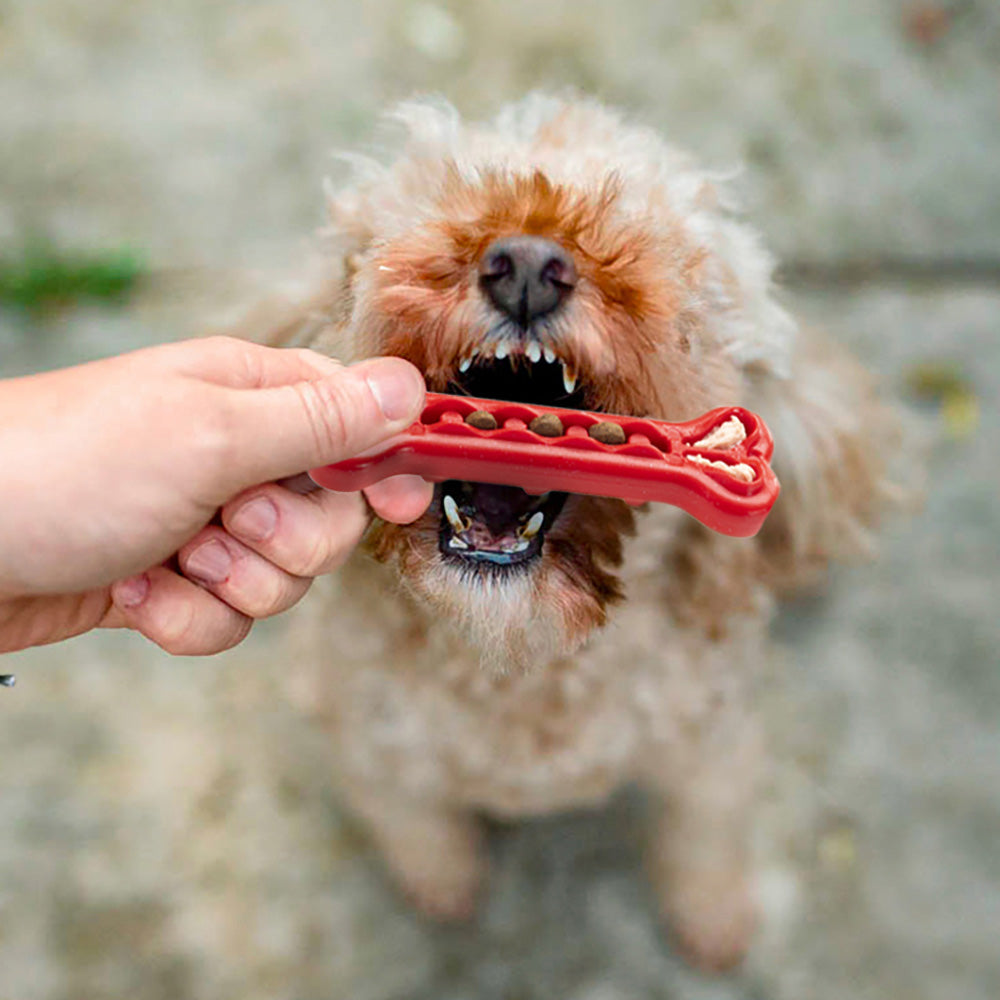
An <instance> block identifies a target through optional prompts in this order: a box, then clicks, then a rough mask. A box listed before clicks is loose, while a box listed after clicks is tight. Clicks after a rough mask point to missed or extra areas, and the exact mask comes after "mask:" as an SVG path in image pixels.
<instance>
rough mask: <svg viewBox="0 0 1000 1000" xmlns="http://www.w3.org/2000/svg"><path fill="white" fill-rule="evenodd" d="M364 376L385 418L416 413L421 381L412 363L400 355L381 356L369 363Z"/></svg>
mask: <svg viewBox="0 0 1000 1000" xmlns="http://www.w3.org/2000/svg"><path fill="white" fill-rule="evenodd" d="M365 380H366V381H367V382H368V386H369V388H370V389H371V391H372V395H373V396H374V397H375V401H376V402H377V403H378V405H379V409H380V410H381V411H382V413H383V414H384V415H385V417H386V419H387V420H402V419H403V418H404V417H408V416H411V415H412V416H414V417H416V415H417V408H418V407H419V406H420V400H421V398H422V397H423V391H424V382H423V379H422V378H421V376H420V373H419V372H418V371H417V370H416V368H414V367H413V365H411V364H409V363H408V362H406V361H403V360H402V359H401V358H382V359H380V360H379V361H377V362H374V363H371V364H370V367H369V369H368V371H366V372H365Z"/></svg>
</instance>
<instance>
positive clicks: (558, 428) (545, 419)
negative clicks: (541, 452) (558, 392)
mask: <svg viewBox="0 0 1000 1000" xmlns="http://www.w3.org/2000/svg"><path fill="white" fill-rule="evenodd" d="M528 430H529V431H534V433H535V434H540V435H541V436H542V437H546V438H557V437H562V436H563V422H562V421H561V420H560V419H559V418H558V417H557V416H556V415H555V414H554V413H543V414H541V416H538V417H535V419H534V420H532V421H531V423H530V424H528Z"/></svg>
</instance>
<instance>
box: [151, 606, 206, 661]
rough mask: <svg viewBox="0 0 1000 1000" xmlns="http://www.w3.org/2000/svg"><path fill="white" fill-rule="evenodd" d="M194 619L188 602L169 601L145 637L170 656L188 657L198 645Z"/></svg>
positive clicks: (193, 612)
mask: <svg viewBox="0 0 1000 1000" xmlns="http://www.w3.org/2000/svg"><path fill="white" fill-rule="evenodd" d="M196 619H197V616H196V614H195V609H194V607H193V605H192V603H191V602H190V601H171V602H170V603H169V604H168V605H165V606H164V607H163V608H162V609H161V610H160V613H159V614H158V615H157V616H156V620H155V621H153V622H151V623H150V626H149V628H148V630H145V631H146V635H147V636H148V637H149V638H150V639H152V640H153V642H155V643H156V644H157V646H159V647H160V648H161V649H163V650H164V651H165V652H167V653H170V654H171V655H172V656H186V655H190V654H192V653H193V652H194V651H195V650H196V648H197V645H198V639H199V637H198V634H197V627H196Z"/></svg>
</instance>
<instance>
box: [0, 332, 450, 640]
mask: <svg viewBox="0 0 1000 1000" xmlns="http://www.w3.org/2000/svg"><path fill="white" fill-rule="evenodd" d="M423 400H424V384H423V379H422V377H421V376H420V373H419V372H418V371H417V370H416V369H415V368H413V367H412V366H411V365H409V364H408V363H407V362H405V361H402V360H400V359H398V358H379V359H375V360H371V361H366V362H363V363H361V364H358V365H353V366H350V367H346V368H345V367H343V366H342V365H340V364H339V363H338V362H336V361H333V360H332V359H330V358H327V357H324V356H323V355H320V354H316V353H315V352H312V351H307V350H301V351H299V350H275V349H273V348H267V347H261V346H258V345H255V344H248V343H245V342H242V341H238V340H231V339H228V338H211V339H206V340H193V341H185V342H181V343H177V344H170V345H164V346H161V347H154V348H149V349H147V350H142V351H136V352H134V353H131V354H124V355H121V356H118V357H114V358H109V359H107V360H104V361H98V362H94V363H92V364H89V365H82V366H79V367H76V368H68V369H64V370H61V371H55V372H50V373H45V374H41V375H33V376H28V377H25V378H18V379H10V380H6V381H0V653H2V652H9V651H12V650H16V649H23V648H25V647H28V646H34V645H40V644H43V643H49V642H55V641H57V640H60V639H65V638H68V637H70V636H74V635H78V634H80V633H82V632H87V631H89V630H91V629H94V628H131V629H135V630H136V631H138V632H141V633H142V634H143V635H145V636H146V637H147V638H149V639H151V640H152V641H153V642H155V643H156V644H157V645H159V646H161V647H162V648H163V649H165V650H167V651H168V652H170V653H175V654H189V655H190V654H210V653H216V652H220V651H222V650H224V649H228V648H230V647H231V646H234V645H236V644H237V643H239V642H241V641H242V640H243V639H244V638H245V637H246V636H247V634H248V633H249V631H250V629H251V627H252V625H253V623H254V621H255V620H256V619H259V618H265V617H268V616H270V615H274V614H277V613H279V612H281V611H284V610H286V609H287V608H289V607H291V606H292V605H293V604H295V603H296V602H297V601H298V600H300V599H301V598H302V596H303V595H304V594H305V593H306V591H307V590H308V589H309V585H310V583H311V582H312V580H313V578H314V577H316V576H319V575H321V574H323V573H327V572H330V571H331V570H332V569H335V568H336V567H337V566H338V565H339V564H340V563H341V562H343V560H344V559H345V558H346V557H347V556H348V555H349V554H350V552H351V550H352V549H353V548H354V547H355V546H356V545H357V543H358V541H359V540H360V538H361V535H362V533H363V531H364V529H365V526H366V524H367V522H368V518H369V516H370V515H369V509H371V510H374V512H375V513H377V514H378V515H379V516H380V517H383V518H385V519H386V520H390V521H396V522H398V523H406V522H408V521H412V520H414V519H416V518H417V517H419V516H420V514H422V513H423V511H424V510H425V508H426V507H427V505H428V503H429V502H430V498H431V490H432V487H431V486H430V485H429V484H428V483H426V482H424V481H423V480H421V479H419V478H416V477H412V476H398V477H396V478H394V479H387V480H384V481H383V482H381V483H379V484H377V485H376V486H372V487H371V488H369V489H368V490H367V491H365V495H364V497H362V495H361V494H359V493H353V494H338V493H329V492H326V491H315V492H310V493H307V494H302V493H299V492H296V491H294V490H293V489H290V488H288V487H287V486H285V485H281V480H283V479H285V478H286V477H292V476H296V475H297V474H298V473H301V472H303V471H304V470H307V469H309V468H313V467H315V466H318V465H324V464H327V463H330V462H336V461H340V460H341V459H344V458H348V457H350V456H352V455H356V454H358V453H360V452H362V451H364V450H365V449H367V448H370V447H372V446H374V445H376V444H378V443H379V442H380V441H383V440H385V439H386V438H389V437H391V436H392V435H393V434H395V433H398V432H399V431H401V430H403V429H404V428H405V427H407V426H408V425H409V424H410V423H411V422H412V421H413V420H414V419H415V418H416V417H417V415H418V414H419V412H420V410H421V407H422V405H423ZM366 501H367V503H366Z"/></svg>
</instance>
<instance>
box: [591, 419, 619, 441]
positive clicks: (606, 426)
mask: <svg viewBox="0 0 1000 1000" xmlns="http://www.w3.org/2000/svg"><path fill="white" fill-rule="evenodd" d="M587 433H588V434H589V435H590V436H591V437H592V438H593V439H594V440H595V441H600V442H601V444H624V443H625V441H626V438H625V432H624V431H623V430H622V425H621V424H616V423H615V422H614V421H613V420H602V421H601V422H600V423H599V424H594V426H593V427H591V428H590V429H589V430H588V431H587Z"/></svg>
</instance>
